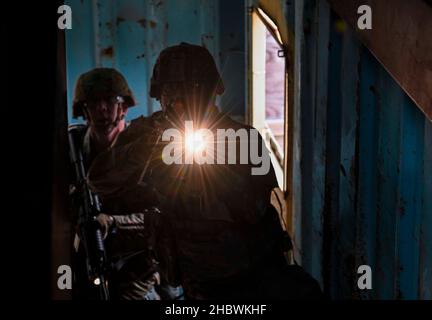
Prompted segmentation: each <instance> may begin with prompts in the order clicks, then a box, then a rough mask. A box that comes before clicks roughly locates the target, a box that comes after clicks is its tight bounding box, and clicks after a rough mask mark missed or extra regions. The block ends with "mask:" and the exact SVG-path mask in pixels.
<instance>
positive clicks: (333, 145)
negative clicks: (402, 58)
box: [294, 0, 432, 299]
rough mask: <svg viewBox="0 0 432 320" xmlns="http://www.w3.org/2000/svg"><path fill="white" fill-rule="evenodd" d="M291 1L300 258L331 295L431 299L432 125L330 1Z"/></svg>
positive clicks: (297, 216) (297, 237)
mask: <svg viewBox="0 0 432 320" xmlns="http://www.w3.org/2000/svg"><path fill="white" fill-rule="evenodd" d="M296 8H297V10H298V12H297V13H298V15H297V16H296V17H297V18H298V17H301V20H297V21H296V37H297V42H296V44H297V45H299V46H300V48H299V52H300V54H299V55H298V57H296V59H297V63H299V64H300V67H299V68H300V70H301V71H300V74H301V77H300V81H301V83H300V87H301V90H300V91H299V92H298V94H299V99H298V103H299V105H298V106H299V108H300V111H299V112H300V113H301V117H300V119H301V142H300V143H301V153H300V154H301V163H300V168H301V185H300V186H299V187H300V188H301V190H302V193H301V195H302V201H301V210H300V211H297V212H295V213H294V214H295V215H296V221H297V225H296V226H297V228H298V229H300V230H297V235H296V237H295V238H296V242H297V243H298V244H299V250H300V256H301V261H302V264H303V266H304V267H305V268H306V269H307V270H308V271H310V272H311V273H312V274H313V275H314V276H315V277H316V278H317V279H319V280H320V282H321V284H322V285H323V287H324V289H325V291H326V292H327V293H328V294H329V295H330V297H332V298H352V297H354V298H366V299H368V298H374V299H377V298H386V299H391V298H402V299H416V298H422V299H430V298H431V294H432V288H431V286H432V285H431V283H432V279H431V272H430V271H431V270H432V269H431V267H432V266H431V262H432V249H431V248H432V243H431V240H432V224H431V219H432V210H431V208H432V204H431V197H430V195H431V194H432V189H431V187H432V183H431V181H432V158H431V146H432V134H431V127H432V124H431V122H430V121H429V120H428V119H427V118H426V117H425V116H424V115H423V114H422V112H421V111H420V110H419V109H418V108H417V106H416V105H415V104H414V103H413V101H412V100H411V99H410V98H409V97H408V96H407V95H406V94H405V93H404V92H403V90H402V89H401V88H400V87H399V86H398V85H397V83H396V82H395V81H394V80H393V79H392V78H391V76H390V75H389V74H388V73H387V72H386V70H385V69H384V68H383V66H382V65H381V64H380V63H379V62H378V61H377V60H376V59H375V58H374V57H373V55H372V54H371V53H370V52H369V50H368V49H367V48H366V47H365V46H363V45H362V44H361V43H360V42H359V40H358V39H357V38H356V35H355V33H354V32H353V30H351V29H350V28H349V27H348V25H347V24H346V23H345V22H344V21H343V20H341V19H340V18H339V17H338V16H337V15H336V14H334V13H333V12H332V11H331V8H330V6H329V5H328V3H327V1H321V0H316V1H315V0H304V1H299V3H298V5H297V7H296ZM300 9H301V10H300ZM298 221H300V222H298ZM362 264H367V265H369V266H371V268H372V272H373V289H372V290H365V291H360V290H358V287H357V279H358V275H357V268H358V266H359V265H362Z"/></svg>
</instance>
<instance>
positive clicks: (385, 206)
mask: <svg viewBox="0 0 432 320" xmlns="http://www.w3.org/2000/svg"><path fill="white" fill-rule="evenodd" d="M372 59H373V60H374V62H375V65H376V66H377V68H378V74H377V85H376V86H374V87H371V90H372V91H373V92H374V94H375V95H376V103H377V110H378V117H379V138H378V139H379V140H378V143H379V146H378V156H377V166H378V167H377V170H378V171H377V189H378V194H377V196H378V199H377V208H376V213H377V218H376V219H377V235H376V259H377V260H376V269H375V273H374V283H375V286H376V298H378V299H395V298H396V278H397V270H396V260H397V253H396V252H397V243H396V242H397V239H396V234H397V228H398V214H397V212H398V206H397V203H398V193H399V191H398V186H399V180H398V179H399V171H400V169H399V164H400V163H399V154H400V136H401V133H400V131H401V129H400V125H401V124H400V123H401V117H402V114H401V112H402V108H403V102H404V93H403V91H402V90H401V89H400V88H399V86H398V85H397V84H396V83H395V82H394V81H393V79H392V78H391V77H390V76H389V74H388V73H387V72H386V71H385V70H384V69H383V68H382V67H381V66H379V65H378V63H377V61H376V60H375V59H374V58H372ZM389 105H391V106H392V107H391V108H388V106H389Z"/></svg>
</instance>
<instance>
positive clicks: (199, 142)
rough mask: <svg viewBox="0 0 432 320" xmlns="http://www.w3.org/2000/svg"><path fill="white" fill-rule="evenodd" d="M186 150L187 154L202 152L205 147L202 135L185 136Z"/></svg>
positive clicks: (198, 133) (197, 133)
mask: <svg viewBox="0 0 432 320" xmlns="http://www.w3.org/2000/svg"><path fill="white" fill-rule="evenodd" d="M185 144H186V150H187V151H188V152H189V153H195V152H200V151H203V150H204V148H205V146H206V141H205V138H204V136H203V134H202V133H200V132H194V133H192V134H188V135H186V141H185Z"/></svg>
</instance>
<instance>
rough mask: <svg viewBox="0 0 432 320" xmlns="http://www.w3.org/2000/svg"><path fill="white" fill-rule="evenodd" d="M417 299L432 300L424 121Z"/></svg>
mask: <svg viewBox="0 0 432 320" xmlns="http://www.w3.org/2000/svg"><path fill="white" fill-rule="evenodd" d="M423 165H424V171H423V183H424V189H423V215H422V220H421V233H420V274H419V279H418V281H419V299H428V300H431V299H432V227H431V226H432V122H431V121H429V120H428V119H425V134H424V161H423Z"/></svg>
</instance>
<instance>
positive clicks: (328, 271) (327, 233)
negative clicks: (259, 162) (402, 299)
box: [323, 13, 342, 298]
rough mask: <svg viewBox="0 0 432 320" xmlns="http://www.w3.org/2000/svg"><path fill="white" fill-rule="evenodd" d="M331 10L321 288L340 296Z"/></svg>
mask: <svg viewBox="0 0 432 320" xmlns="http://www.w3.org/2000/svg"><path fill="white" fill-rule="evenodd" d="M334 22H335V17H334V15H333V13H332V19H331V28H330V45H329V67H328V68H329V77H328V79H329V80H328V83H329V84H331V85H329V87H328V97H327V99H328V103H327V105H328V107H327V137H326V150H327V155H326V198H325V214H324V249H323V254H324V262H323V270H324V274H325V275H326V276H325V278H324V288H325V291H326V292H327V293H328V294H329V295H330V296H331V297H332V298H340V297H341V283H340V276H339V274H340V259H339V256H340V254H341V252H340V247H339V246H338V243H340V240H341V239H340V230H341V229H340V228H341V226H340V224H339V219H338V217H339V172H340V165H339V163H340V150H341V149H340V134H341V126H340V124H341V94H340V93H341V91H340V90H341V81H342V79H341V58H342V35H341V34H340V33H339V32H337V31H336V29H335V25H334Z"/></svg>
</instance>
